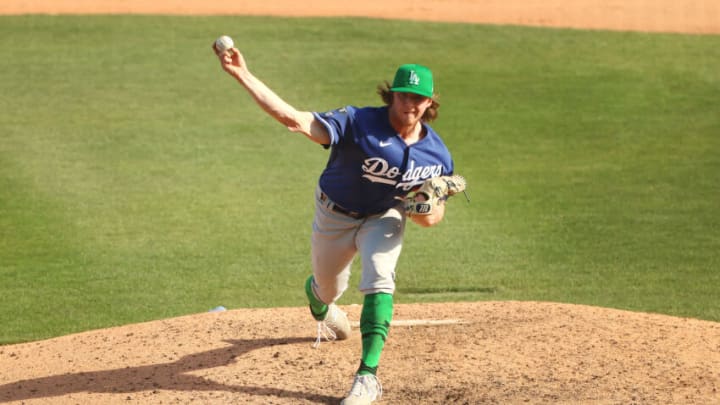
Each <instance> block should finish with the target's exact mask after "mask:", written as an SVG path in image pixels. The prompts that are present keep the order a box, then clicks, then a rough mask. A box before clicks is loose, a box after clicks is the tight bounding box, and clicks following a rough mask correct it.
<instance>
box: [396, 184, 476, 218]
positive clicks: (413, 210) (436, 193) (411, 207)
mask: <svg viewBox="0 0 720 405" xmlns="http://www.w3.org/2000/svg"><path fill="white" fill-rule="evenodd" d="M466 184H467V183H466V182H465V178H464V177H463V176H459V175H452V176H440V177H433V178H430V179H427V180H425V182H424V183H423V184H422V185H420V188H419V189H418V190H417V191H414V192H411V193H410V194H408V195H407V197H406V198H405V212H406V213H407V214H408V215H430V214H432V212H433V208H434V207H435V206H436V205H437V204H438V203H439V202H440V201H443V200H447V198H448V197H450V196H452V195H455V194H457V193H461V192H463V191H465V186H466Z"/></svg>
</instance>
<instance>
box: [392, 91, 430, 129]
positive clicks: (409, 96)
mask: <svg viewBox="0 0 720 405" xmlns="http://www.w3.org/2000/svg"><path fill="white" fill-rule="evenodd" d="M431 105H432V99H430V98H429V97H425V96H421V95H419V94H415V93H397V92H396V93H393V103H392V105H391V106H390V115H391V117H392V118H393V119H394V120H397V121H396V122H398V123H399V124H401V125H403V126H411V125H415V124H417V123H418V122H419V121H420V118H422V116H423V114H425V110H427V109H428V108H429V107H430V106H431Z"/></svg>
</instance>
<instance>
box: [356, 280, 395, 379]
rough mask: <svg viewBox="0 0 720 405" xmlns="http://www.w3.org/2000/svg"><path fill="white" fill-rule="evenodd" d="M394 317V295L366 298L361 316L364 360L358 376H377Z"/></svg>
mask: <svg viewBox="0 0 720 405" xmlns="http://www.w3.org/2000/svg"><path fill="white" fill-rule="evenodd" d="M392 315H393V296H392V294H385V293H378V294H369V295H366V296H365V300H364V302H363V308H362V313H361V314H360V332H361V333H362V360H361V361H360V368H359V369H358V374H360V375H366V374H373V375H374V374H375V373H376V372H377V368H378V364H379V363H380V353H382V350H383V348H384V347H385V339H387V336H388V331H389V329H390V322H391V321H392Z"/></svg>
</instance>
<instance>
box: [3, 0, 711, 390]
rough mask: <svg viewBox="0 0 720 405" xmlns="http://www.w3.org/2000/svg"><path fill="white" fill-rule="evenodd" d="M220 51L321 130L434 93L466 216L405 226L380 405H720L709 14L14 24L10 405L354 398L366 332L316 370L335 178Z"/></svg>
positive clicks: (683, 8) (189, 12)
mask: <svg viewBox="0 0 720 405" xmlns="http://www.w3.org/2000/svg"><path fill="white" fill-rule="evenodd" d="M255 3H262V4H255ZM222 34H228V35H231V36H232V37H233V38H235V41H236V44H237V46H238V47H239V48H240V49H241V50H242V51H243V52H244V54H245V57H246V58H247V61H248V64H249V65H250V67H251V69H252V70H253V71H254V72H255V74H256V75H257V76H258V77H260V78H261V79H262V80H263V81H265V82H266V83H268V84H269V85H270V86H271V87H273V88H274V89H275V90H276V91H277V92H278V93H279V94H280V95H281V96H283V97H284V98H286V99H287V100H288V101H289V102H290V103H291V104H293V105H295V106H297V107H299V108H303V109H308V110H317V111H324V110H328V109H331V108H335V107H338V106H341V105H344V104H353V105H373V104H378V103H379V102H380V100H379V98H378V97H377V95H376V94H375V88H376V86H377V85H378V84H379V83H381V82H382V81H384V80H390V79H391V77H389V76H390V75H391V74H392V72H393V71H394V69H395V68H396V67H397V66H398V65H400V64H402V63H407V62H415V63H423V64H426V65H428V66H431V67H432V68H433V71H434V72H435V75H436V82H437V90H438V92H439V94H440V102H441V106H442V107H441V108H440V118H439V119H438V120H437V122H436V123H434V125H433V127H434V128H436V129H437V130H438V132H439V133H440V134H441V135H442V136H443V138H444V139H445V141H446V143H447V145H448V147H449V149H450V150H451V151H452V152H453V156H454V159H455V165H456V171H457V172H458V173H461V174H463V175H464V176H465V177H466V178H467V179H468V192H469V196H470V198H471V201H470V202H469V203H468V202H466V201H465V199H464V197H459V198H458V197H453V199H451V200H450V201H449V203H448V204H449V207H448V210H447V213H446V216H445V220H444V221H443V223H441V224H440V225H438V226H436V227H434V228H430V229H421V228H419V227H417V226H414V225H409V226H408V231H407V233H406V242H405V244H404V252H403V255H402V257H401V259H400V264H399V266H398V276H397V277H398V279H397V282H398V291H397V294H396V302H397V304H396V314H395V323H394V326H393V327H392V328H391V330H390V338H389V340H388V342H387V346H386V350H385V351H384V352H383V357H382V360H381V364H380V370H379V377H380V379H381V381H382V382H383V387H384V395H383V399H382V402H381V403H388V404H405V403H443V404H446V403H460V404H463V403H465V404H479V403H487V404H517V403H532V404H580V403H591V404H633V403H634V404H711V403H720V393H719V392H718V390H720V323H718V322H720V298H718V288H719V287H720V272H719V270H720V4H718V3H717V2H715V1H711V0H695V1H691V0H683V1H669V0H657V1H652V2H651V1H642V0H622V1H620V0H618V1H613V0H610V1H600V0H577V1H569V0H553V1H547V2H528V1H519V0H515V1H510V0H508V1H494V0H493V1H483V2H479V1H477V2H473V1H462V0H432V1H427V2H379V1H376V0H368V1H365V2H362V3H359V4H355V5H352V6H351V5H348V4H344V2H343V3H341V2H333V1H329V0H322V1H312V2H309V3H307V4H306V3H304V2H289V1H280V0H269V1H265V2H242V1H234V2H231V1H226V0H219V1H215V2H213V1H205V2H201V1H197V0H186V1H174V0H159V1H154V2H147V1H139V0H126V1H109V0H107V1H89V0H78V1H70V0H62V1H58V0H56V1H49V0H4V1H3V2H1V3H0V54H1V55H2V57H0V72H1V73H0V297H1V298H0V403H6V402H7V403H15V404H21V403H22V404H35V403H38V404H39V403H53V404H54V403H60V404H65V403H67V404H76V403H110V404H114V403H125V404H126V403H139V404H147V403H152V404H160V403H165V404H167V403H190V402H194V403H203V404H205V403H208V404H228V403H238V404H244V403H257V404H298V403H305V404H313V403H315V404H317V403H328V404H329V403H337V402H338V401H339V400H340V398H342V396H344V394H345V393H346V391H347V389H348V388H349V384H350V382H351V378H352V374H353V372H354V370H355V369H356V367H357V363H358V359H359V357H358V356H359V352H360V344H361V341H360V336H359V333H356V334H355V336H353V337H352V338H351V339H349V340H347V341H343V342H333V343H324V344H322V345H321V346H320V347H319V349H317V350H316V349H312V348H311V344H312V343H313V340H314V337H315V324H314V323H313V322H312V320H311V318H310V316H309V313H308V311H307V309H306V308H305V305H306V301H305V297H304V291H303V288H302V286H303V282H304V280H305V278H306V277H307V275H308V274H310V272H311V270H310V260H309V237H310V230H311V229H310V225H311V224H310V222H311V219H312V218H311V217H312V208H313V207H312V205H313V200H312V198H313V190H314V185H315V183H316V182H317V177H318V176H319V174H320V171H321V170H322V168H323V167H324V164H325V161H326V160H327V152H326V151H324V150H323V149H322V148H319V147H317V146H314V145H312V144H310V143H309V142H307V141H306V140H304V139H302V137H300V136H298V135H294V134H291V133H289V132H287V131H286V130H285V129H283V128H282V127H281V126H279V125H278V124H277V123H276V122H274V121H272V120H271V119H270V118H268V117H267V116H266V115H264V114H262V113H261V112H260V111H259V109H258V108H257V106H256V105H255V104H254V103H253V102H252V100H250V99H249V98H248V96H247V94H245V93H244V92H243V91H242V89H241V88H240V87H239V86H238V85H237V84H236V83H235V82H233V81H232V80H231V79H229V78H228V77H227V75H225V74H224V73H223V72H222V71H221V69H220V67H219V65H218V63H217V59H216V58H215V56H214V55H213V53H212V51H211V50H210V44H211V43H212V41H213V40H214V39H215V38H216V37H217V36H219V35H222ZM355 265H356V267H355V269H356V270H359V267H357V265H358V263H356V264H355ZM358 275H359V271H355V274H354V276H353V280H352V282H351V286H355V285H356V284H357V276H358ZM361 302H362V299H361V296H360V294H359V293H358V292H357V291H355V290H354V288H353V287H351V291H348V292H347V293H346V294H345V295H344V296H343V298H342V299H341V301H340V302H339V305H340V307H341V308H342V309H343V310H345V311H347V312H348V314H349V317H350V320H351V321H352V322H355V323H357V321H358V320H359V315H360V307H359V305H358V304H359V303H361ZM217 306H224V307H225V308H227V310H226V311H221V312H208V311H209V310H210V309H212V308H215V307H217Z"/></svg>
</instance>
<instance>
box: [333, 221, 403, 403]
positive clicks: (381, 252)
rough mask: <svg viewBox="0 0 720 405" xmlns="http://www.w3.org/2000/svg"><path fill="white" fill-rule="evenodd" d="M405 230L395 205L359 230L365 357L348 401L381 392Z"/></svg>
mask: <svg viewBox="0 0 720 405" xmlns="http://www.w3.org/2000/svg"><path fill="white" fill-rule="evenodd" d="M404 230H405V215H404V214H403V213H402V211H401V210H400V209H399V208H397V209H396V208H393V209H391V210H388V211H387V212H386V213H385V214H383V215H382V216H380V217H373V218H370V219H368V220H367V221H366V223H365V224H364V225H363V226H362V228H361V229H360V231H359V232H358V236H357V242H358V248H359V251H360V255H361V257H362V267H363V273H362V280H361V282H360V290H361V291H362V292H363V293H364V294H365V298H364V300H363V308H362V312H361V315H360V331H361V333H362V357H361V360H360V366H359V368H358V371H357V376H356V379H355V383H354V384H353V388H352V390H351V392H350V394H349V396H348V398H347V401H346V402H350V401H351V400H352V399H353V398H355V397H356V396H364V397H366V398H367V399H369V400H370V401H373V400H375V399H377V398H379V396H380V394H381V391H382V388H381V387H380V384H379V382H378V380H377V378H376V376H375V375H376V373H377V368H378V365H379V362H380V355H381V353H382V350H383V348H384V347H385V341H386V339H387V337H388V332H389V328H390V323H391V322H392V315H393V293H394V292H395V266H396V264H397V261H398V258H399V257H400V252H401V250H402V241H403V234H404Z"/></svg>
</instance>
